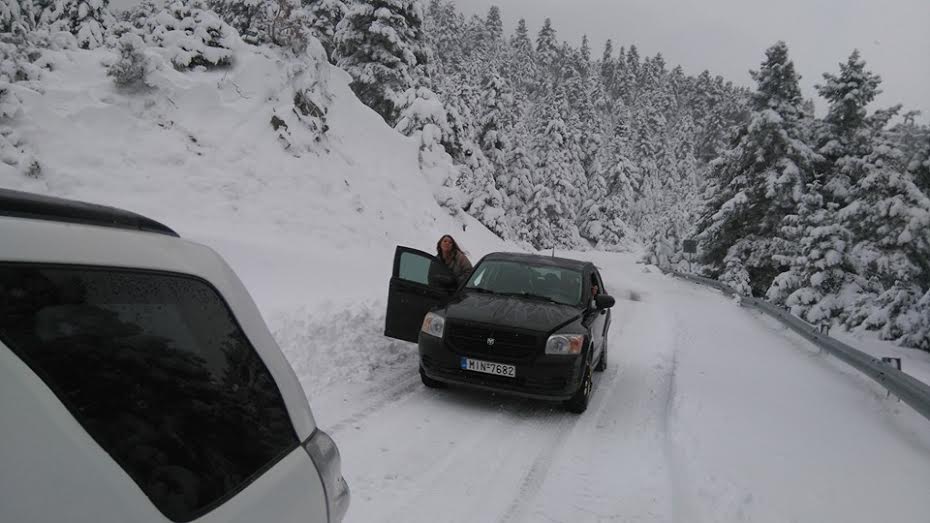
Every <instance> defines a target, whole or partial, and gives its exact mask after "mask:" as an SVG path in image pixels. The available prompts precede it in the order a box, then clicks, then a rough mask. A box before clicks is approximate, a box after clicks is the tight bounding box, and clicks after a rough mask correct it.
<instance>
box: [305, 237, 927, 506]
mask: <svg viewBox="0 0 930 523" xmlns="http://www.w3.org/2000/svg"><path fill="white" fill-rule="evenodd" d="M579 256H580V257H588V256H591V257H594V259H595V261H596V262H597V263H598V264H599V265H600V266H601V268H602V272H603V274H604V275H605V278H606V280H607V281H606V283H607V285H608V289H609V290H610V292H611V293H612V294H614V295H615V296H617V297H618V298H619V300H618V304H617V307H616V308H615V309H614V318H615V319H614V323H613V325H612V327H611V331H610V358H609V365H608V368H607V370H606V371H605V372H604V373H602V374H599V375H598V376H597V378H596V381H595V393H594V397H593V399H592V403H591V405H590V406H589V408H588V411H587V412H586V413H584V414H583V415H581V416H576V415H572V414H569V413H567V412H564V411H563V410H562V409H561V408H560V406H558V405H554V404H549V403H545V402H538V401H532V400H526V399H519V398H511V397H506V396H500V395H490V394H487V393H482V392H473V391H469V390H465V389H460V388H452V389H448V390H432V389H426V388H424V387H423V386H422V385H421V384H420V383H419V377H418V375H417V373H416V358H415V357H414V356H415V351H416V348H415V346H413V345H406V344H400V346H398V345H396V344H394V343H393V342H388V341H386V340H385V341H383V342H381V341H376V342H375V343H376V344H380V345H382V346H384V347H386V348H390V349H391V350H395V351H396V350H398V349H399V350H401V351H403V350H409V351H410V355H409V357H400V359H398V361H399V363H398V364H396V365H391V366H384V367H382V368H381V369H380V370H375V371H371V370H370V369H368V370H367V376H368V377H369V380H368V381H367V382H364V383H363V382H360V381H353V380H351V379H349V380H347V381H346V382H345V383H339V384H336V385H334V386H332V387H327V388H326V389H325V390H320V391H319V393H317V394H316V395H312V396H313V397H312V398H311V402H312V405H313V408H314V412H315V413H316V415H317V418H318V419H317V421H318V423H319V424H320V425H321V426H322V427H323V428H324V429H325V430H328V431H329V432H330V433H331V434H332V435H333V437H334V438H335V439H336V441H337V443H338V445H339V447H340V449H341V451H342V455H343V470H344V472H345V474H346V477H347V480H348V481H349V483H350V485H351V487H352V490H353V500H352V506H351V509H350V511H349V514H348V516H347V521H349V522H378V521H384V522H419V521H423V522H438V521H450V522H452V521H461V522H486V521H500V522H535V521H564V522H581V521H592V522H593V521H678V522H697V521H817V522H822V521H844V522H853V521H862V522H867V521H868V522H871V521H879V520H888V521H896V522H898V521H913V522H923V521H926V520H927V514H930V497H928V496H927V492H928V487H927V486H928V485H930V436H928V430H927V429H928V425H927V422H926V421H925V420H923V419H922V418H918V417H917V416H916V415H915V414H914V413H913V412H911V411H909V410H908V408H907V407H904V406H901V405H900V404H898V403H896V402H895V401H894V399H890V400H889V399H886V398H885V397H884V395H883V394H882V393H881V391H880V390H879V389H877V388H876V387H873V386H872V385H871V384H870V383H869V382H868V381H866V380H865V379H864V378H861V377H859V376H857V375H855V373H853V372H850V371H847V370H846V369H844V368H842V366H841V364H839V363H837V362H834V361H831V360H829V359H828V358H827V357H826V356H824V355H822V354H818V353H817V352H816V351H815V350H813V349H812V348H811V347H810V346H808V345H807V344H805V343H804V342H803V341H801V340H799V339H798V338H796V337H794V336H793V335H791V334H790V333H788V332H786V331H785V330H784V329H782V328H781V327H780V326H779V325H778V324H776V323H773V322H771V321H768V320H766V319H764V318H760V317H758V316H757V315H756V314H754V313H752V312H750V311H748V310H745V309H741V308H739V307H738V306H736V305H735V304H734V303H733V302H732V301H730V300H728V299H726V298H724V297H723V296H721V295H719V294H717V293H715V292H713V291H709V290H705V289H702V288H698V287H695V286H694V285H692V284H689V283H686V282H681V281H677V280H674V279H672V278H669V277H666V276H663V275H661V274H657V273H655V272H652V273H643V272H642V270H643V269H642V266H639V265H635V264H633V263H631V259H630V258H629V257H622V256H620V257H618V256H612V255H606V254H596V253H594V254H590V255H585V254H580V255H579ZM370 326H371V327H372V328H376V327H377V325H374V324H372V325H370ZM374 339H375V340H377V338H374ZM369 349H371V348H370V347H369V348H359V350H369ZM375 350H377V348H376V349H375ZM298 372H300V371H298Z"/></svg>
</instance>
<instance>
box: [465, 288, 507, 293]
mask: <svg viewBox="0 0 930 523" xmlns="http://www.w3.org/2000/svg"><path fill="white" fill-rule="evenodd" d="M465 290H469V291H475V292H478V293H481V294H499V293H497V292H494V291H492V290H491V289H485V288H483V287H465Z"/></svg>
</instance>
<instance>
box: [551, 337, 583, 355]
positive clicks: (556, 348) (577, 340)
mask: <svg viewBox="0 0 930 523" xmlns="http://www.w3.org/2000/svg"><path fill="white" fill-rule="evenodd" d="M582 347H584V335H583V334H553V335H552V336H549V339H548V340H547V341H546V354H581V348H582Z"/></svg>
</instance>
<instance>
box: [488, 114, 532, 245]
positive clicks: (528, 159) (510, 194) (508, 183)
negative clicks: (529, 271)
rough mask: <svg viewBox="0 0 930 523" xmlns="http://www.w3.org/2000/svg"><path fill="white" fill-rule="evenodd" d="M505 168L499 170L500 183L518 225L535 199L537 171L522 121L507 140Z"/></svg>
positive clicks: (509, 134) (512, 129)
mask: <svg viewBox="0 0 930 523" xmlns="http://www.w3.org/2000/svg"><path fill="white" fill-rule="evenodd" d="M504 143H505V146H506V147H507V149H506V150H505V151H504V167H503V168H502V169H501V170H500V171H498V175H497V181H498V186H499V187H500V189H501V193H502V194H503V195H504V208H505V209H506V210H507V212H508V214H510V215H511V216H512V217H513V218H514V220H513V223H514V226H515V227H516V228H517V229H520V226H519V225H518V223H522V222H523V217H524V210H525V209H526V206H527V205H528V204H529V202H530V201H531V200H532V196H533V191H532V189H533V182H532V179H533V169H534V165H535V161H534V159H533V158H532V156H530V148H529V147H528V146H527V144H528V143H530V135H529V132H528V130H527V129H526V126H525V125H524V123H523V122H522V121H517V122H516V123H515V124H514V126H513V127H512V128H511V129H510V130H509V133H508V136H507V138H506V140H505V142H504Z"/></svg>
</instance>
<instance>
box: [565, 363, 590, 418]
mask: <svg viewBox="0 0 930 523" xmlns="http://www.w3.org/2000/svg"><path fill="white" fill-rule="evenodd" d="M592 374H593V373H592V372H591V363H590V362H589V363H588V364H587V365H586V366H585V372H584V379H582V380H581V386H580V387H578V391H577V392H575V395H574V396H572V397H571V398H569V399H568V400H566V401H565V408H566V409H567V410H568V411H569V412H573V413H575V414H581V413H582V412H584V411H586V410H588V400H589V399H591V390H592V389H593V388H594V378H593V376H592Z"/></svg>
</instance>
